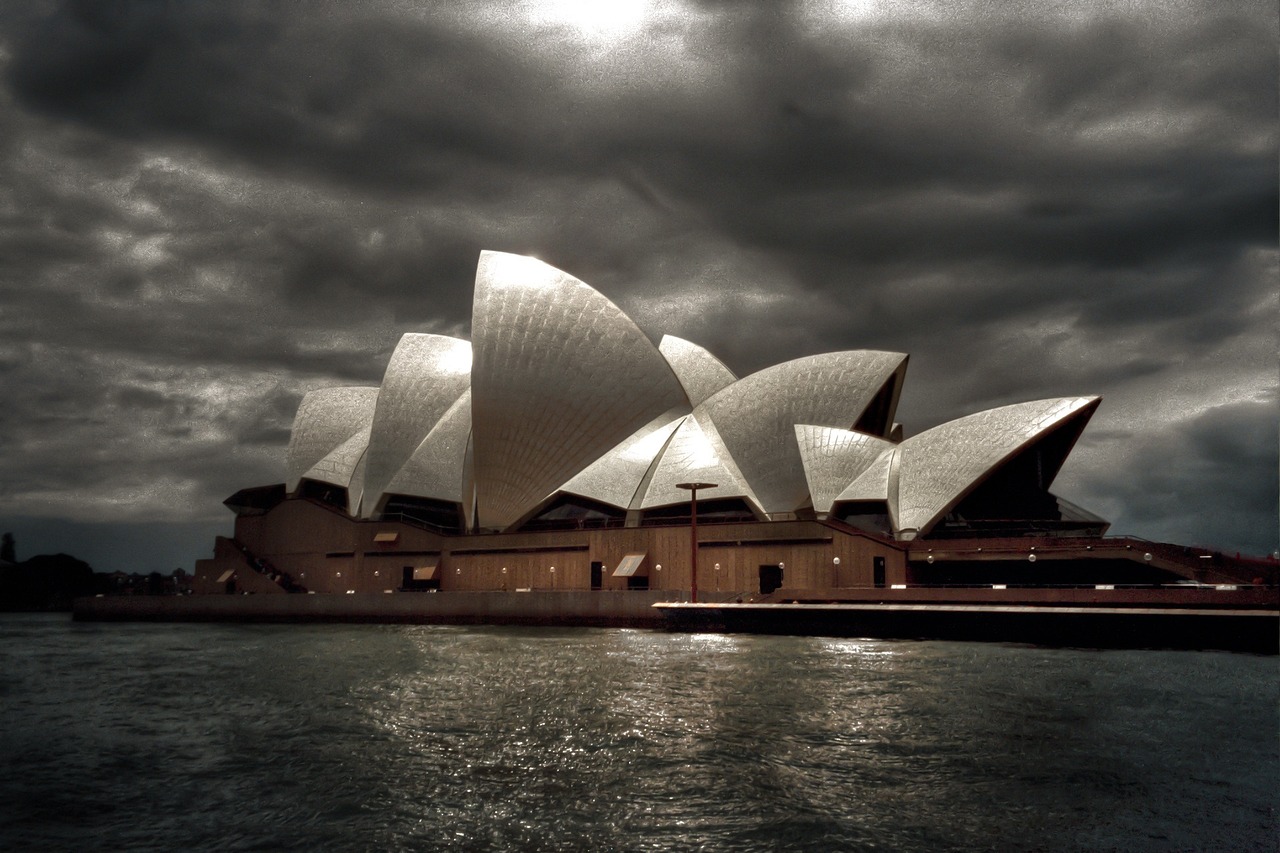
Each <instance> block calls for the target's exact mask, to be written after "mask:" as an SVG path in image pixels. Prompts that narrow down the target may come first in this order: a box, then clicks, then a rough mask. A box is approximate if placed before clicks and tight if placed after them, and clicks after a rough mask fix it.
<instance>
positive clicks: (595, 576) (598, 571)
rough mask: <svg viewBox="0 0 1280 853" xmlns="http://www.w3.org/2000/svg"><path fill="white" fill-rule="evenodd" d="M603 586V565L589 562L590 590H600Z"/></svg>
mask: <svg viewBox="0 0 1280 853" xmlns="http://www.w3.org/2000/svg"><path fill="white" fill-rule="evenodd" d="M603 586H604V563H601V562H599V561H598V560H593V561H592V562H591V588H592V589H600V588H602V587H603Z"/></svg>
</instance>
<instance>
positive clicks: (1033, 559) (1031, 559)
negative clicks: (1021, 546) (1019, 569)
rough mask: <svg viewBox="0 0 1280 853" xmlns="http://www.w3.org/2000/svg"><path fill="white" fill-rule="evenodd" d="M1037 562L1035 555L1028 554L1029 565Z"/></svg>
mask: <svg viewBox="0 0 1280 853" xmlns="http://www.w3.org/2000/svg"><path fill="white" fill-rule="evenodd" d="M1035 561H1036V555H1035V554H1028V555H1027V562H1028V563H1034V562H1035Z"/></svg>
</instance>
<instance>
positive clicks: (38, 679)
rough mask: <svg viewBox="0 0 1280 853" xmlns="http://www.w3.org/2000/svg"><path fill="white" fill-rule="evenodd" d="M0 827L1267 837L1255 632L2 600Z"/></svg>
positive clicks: (581, 844)
mask: <svg viewBox="0 0 1280 853" xmlns="http://www.w3.org/2000/svg"><path fill="white" fill-rule="evenodd" d="M0 655H2V656H3V658H2V659H3V664H4V665H3V667H2V668H0V711H2V712H3V719H4V720H5V723H6V724H5V726H4V727H3V730H2V731H0V747H2V751H0V755H3V757H4V758H5V759H6V764H7V766H8V767H9V768H11V769H10V772H9V773H8V774H6V776H5V777H4V781H2V782H0V802H3V803H5V806H4V808H3V810H0V815H2V816H3V822H2V823H0V848H3V849H23V848H28V849H29V848H39V849H84V847H86V846H91V847H95V848H103V849H104V848H129V849H156V850H161V849H166V850H167V849H178V848H185V849H208V850H214V849H217V850H224V849H296V850H303V849H306V850H311V849H459V850H463V849H466V850H471V849H492V850H521V849H544V850H545V849H552V850H556V849H559V850H579V849H581V850H588V849H590V850H600V849H617V850H670V849H705V850H752V849H756V850H775V849H793V850H824V851H825V850H833V849H888V850H939V849H954V850H959V849H1050V850H1091V849H1128V850H1133V849H1148V850H1166V849H1274V837H1275V836H1274V832H1275V829H1276V827H1275V817H1274V807H1275V805H1276V794H1275V791H1276V790H1277V788H1278V787H1280V786H1278V785H1277V782H1278V781H1280V780H1278V779H1277V763H1278V759H1277V743H1276V736H1275V735H1276V730H1277V726H1276V723H1277V719H1276V713H1277V712H1276V708H1277V701H1276V700H1277V679H1276V677H1275V676H1276V674H1277V673H1276V665H1277V662H1276V659H1274V658H1258V657H1251V656H1245V655H1226V654H1220V653H1196V652H1126V651H1113V652H1098V651H1072V650H1058V649H1038V648H1020V647H1012V646H1001V645H984V644H962V643H911V642H902V643H894V642H885V641H872V640H843V639H841V640H835V639H824V638H794V637H753V636H744V635H735V636H716V635H679V634H662V633H653V632H645V631H627V630H547V629H541V630H537V629H501V628H490V629H469V628H446V627H426V626H288V627H285V626H217V625H212V626H201V625H77V624H72V623H69V622H67V621H66V620H65V619H61V618H51V617H4V618H3V619H2V620H0Z"/></svg>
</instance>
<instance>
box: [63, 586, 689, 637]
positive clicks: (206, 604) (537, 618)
mask: <svg viewBox="0 0 1280 853" xmlns="http://www.w3.org/2000/svg"><path fill="white" fill-rule="evenodd" d="M680 596H681V594H680V593H673V592H669V591H668V592H664V591H658V590H629V591H619V592H614V591H607V590H597V591H594V592H593V591H589V590H583V591H577V590H575V591H563V592H558V591H546V590H542V591H530V592H395V593H363V594H361V593H357V594H353V595H187V596H176V595H175V596H155V595H139V596H104V597H101V598H78V599H76V601H75V602H74V605H73V607H72V613H73V615H74V618H75V619H77V620H80V621H90V622H386V623H419V624H438V625H561V626H612V627H645V628H658V627H662V626H663V625H664V624H665V623H664V621H663V617H662V614H661V613H660V612H659V611H658V610H656V609H655V608H654V607H653V605H654V604H655V603H656V602H659V601H673V600H679V599H680Z"/></svg>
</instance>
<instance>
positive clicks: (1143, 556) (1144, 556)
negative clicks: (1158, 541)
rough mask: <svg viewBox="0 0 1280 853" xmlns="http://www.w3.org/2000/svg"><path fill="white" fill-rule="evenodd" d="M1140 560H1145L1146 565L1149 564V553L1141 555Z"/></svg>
mask: <svg viewBox="0 0 1280 853" xmlns="http://www.w3.org/2000/svg"><path fill="white" fill-rule="evenodd" d="M1142 559H1144V560H1146V561H1147V562H1148V563H1150V562H1151V552H1150V551H1148V552H1147V553H1145V554H1143V555H1142Z"/></svg>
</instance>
